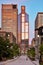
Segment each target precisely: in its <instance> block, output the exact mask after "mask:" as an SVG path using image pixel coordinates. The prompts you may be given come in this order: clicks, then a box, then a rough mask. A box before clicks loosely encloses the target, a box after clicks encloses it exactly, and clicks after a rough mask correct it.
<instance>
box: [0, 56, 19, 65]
mask: <svg viewBox="0 0 43 65" xmlns="http://www.w3.org/2000/svg"><path fill="white" fill-rule="evenodd" d="M18 58H19V56H18V57H14V59H11V60H6V61H1V62H0V65H5V64H6V63H9V62H12V61H15V60H17V59H18Z"/></svg>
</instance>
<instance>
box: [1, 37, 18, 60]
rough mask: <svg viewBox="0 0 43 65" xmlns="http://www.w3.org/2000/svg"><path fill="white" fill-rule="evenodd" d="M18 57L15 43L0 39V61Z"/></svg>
mask: <svg viewBox="0 0 43 65" xmlns="http://www.w3.org/2000/svg"><path fill="white" fill-rule="evenodd" d="M18 55H19V46H18V45H17V44H16V43H10V42H9V40H8V39H7V38H6V39H4V38H3V37H0V60H2V59H3V58H7V59H10V58H13V57H14V56H18Z"/></svg>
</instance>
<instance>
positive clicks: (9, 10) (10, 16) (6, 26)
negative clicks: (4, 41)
mask: <svg viewBox="0 0 43 65" xmlns="http://www.w3.org/2000/svg"><path fill="white" fill-rule="evenodd" d="M2 30H4V31H6V32H12V33H13V35H14V37H15V38H16V43H17V35H18V9H17V5H13V4H2Z"/></svg>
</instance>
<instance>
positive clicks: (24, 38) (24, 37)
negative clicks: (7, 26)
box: [18, 6, 29, 50]
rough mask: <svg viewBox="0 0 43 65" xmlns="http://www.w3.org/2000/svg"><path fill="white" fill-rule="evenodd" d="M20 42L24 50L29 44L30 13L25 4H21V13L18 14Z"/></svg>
mask: <svg viewBox="0 0 43 65" xmlns="http://www.w3.org/2000/svg"><path fill="white" fill-rule="evenodd" d="M18 43H20V45H21V47H22V50H23V49H24V50H25V48H26V47H27V46H28V44H29V15H28V14H27V13H26V12H25V6H21V13H20V14H19V15H18Z"/></svg>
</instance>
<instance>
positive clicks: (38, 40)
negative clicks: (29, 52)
mask: <svg viewBox="0 0 43 65" xmlns="http://www.w3.org/2000/svg"><path fill="white" fill-rule="evenodd" d="M39 37H40V36H39V35H37V45H38V46H37V47H38V59H39V58H40V53H39V44H40V39H39Z"/></svg>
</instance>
